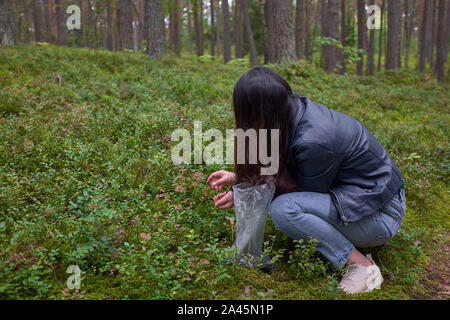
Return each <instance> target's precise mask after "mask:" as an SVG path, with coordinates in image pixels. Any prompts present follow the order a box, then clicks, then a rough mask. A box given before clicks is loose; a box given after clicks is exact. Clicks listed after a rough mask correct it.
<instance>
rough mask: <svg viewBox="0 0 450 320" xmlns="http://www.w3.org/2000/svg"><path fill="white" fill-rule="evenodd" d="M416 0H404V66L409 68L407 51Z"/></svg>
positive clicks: (408, 49)
mask: <svg viewBox="0 0 450 320" xmlns="http://www.w3.org/2000/svg"><path fill="white" fill-rule="evenodd" d="M416 2H417V1H416V0H414V1H413V2H412V6H411V1H410V0H405V68H409V51H410V46H411V34H412V31H413V26H414V17H415V15H416Z"/></svg>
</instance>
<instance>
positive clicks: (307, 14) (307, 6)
mask: <svg viewBox="0 0 450 320" xmlns="http://www.w3.org/2000/svg"><path fill="white" fill-rule="evenodd" d="M343 1H345V0H343ZM310 21H311V2H310V0H306V4H305V55H306V58H307V59H308V60H309V61H311V58H312V47H311V27H310Z"/></svg>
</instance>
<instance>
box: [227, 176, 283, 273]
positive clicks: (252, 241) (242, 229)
mask: <svg viewBox="0 0 450 320" xmlns="http://www.w3.org/2000/svg"><path fill="white" fill-rule="evenodd" d="M274 193H275V185H274V184H273V183H267V184H262V185H259V186H250V185H248V184H246V183H240V184H237V185H235V186H233V199H234V209H235V213H236V242H235V245H236V247H237V250H238V255H239V257H241V259H240V261H239V262H240V263H242V262H243V260H248V259H242V258H243V257H247V258H248V257H250V258H258V257H261V255H262V253H263V250H262V248H263V241H264V231H265V228H266V220H267V214H268V211H269V205H270V203H271V201H272V198H273V195H274ZM267 258H268V257H263V258H262V260H263V264H264V263H265V262H267ZM260 260H261V259H260ZM268 260H269V261H270V258H269V259H268ZM264 261H265V262H264ZM259 263H261V261H259ZM250 264H251V265H252V263H250Z"/></svg>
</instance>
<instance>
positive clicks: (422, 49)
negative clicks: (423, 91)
mask: <svg viewBox="0 0 450 320" xmlns="http://www.w3.org/2000/svg"><path fill="white" fill-rule="evenodd" d="M429 3H430V2H429V0H428V1H426V0H421V2H420V7H421V8H420V11H421V19H420V29H419V32H420V39H419V40H420V41H419V71H420V72H425V64H426V59H425V58H426V45H427V42H428V41H427V34H428V26H429V23H428V16H429V15H428V11H429Z"/></svg>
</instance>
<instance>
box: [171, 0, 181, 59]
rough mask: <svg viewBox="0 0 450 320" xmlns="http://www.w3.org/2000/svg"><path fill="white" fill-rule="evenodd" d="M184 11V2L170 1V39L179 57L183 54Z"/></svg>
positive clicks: (179, 0) (178, 0)
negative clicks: (182, 27) (182, 26)
mask: <svg viewBox="0 0 450 320" xmlns="http://www.w3.org/2000/svg"><path fill="white" fill-rule="evenodd" d="M182 10H183V3H182V0H170V2H169V38H170V43H171V47H172V50H173V51H174V52H175V54H176V55H177V56H179V55H180V54H181V14H182Z"/></svg>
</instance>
